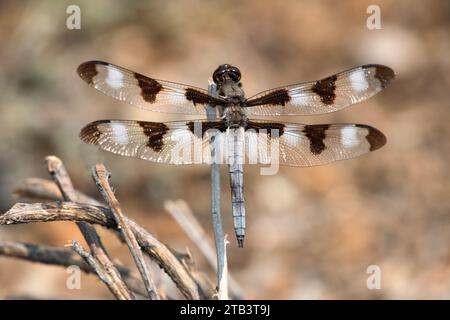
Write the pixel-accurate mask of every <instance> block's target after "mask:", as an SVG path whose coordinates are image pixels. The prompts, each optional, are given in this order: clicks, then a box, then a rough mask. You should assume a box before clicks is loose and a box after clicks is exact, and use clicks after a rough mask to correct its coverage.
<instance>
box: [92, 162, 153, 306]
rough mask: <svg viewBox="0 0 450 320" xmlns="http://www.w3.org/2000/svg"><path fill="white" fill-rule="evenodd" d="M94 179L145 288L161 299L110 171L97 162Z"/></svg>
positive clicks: (150, 296)
mask: <svg viewBox="0 0 450 320" xmlns="http://www.w3.org/2000/svg"><path fill="white" fill-rule="evenodd" d="M92 176H93V178H94V181H95V183H96V185H97V187H98V189H99V191H100V194H101V195H102V196H103V198H104V199H105V201H106V203H107V204H108V205H109V206H110V208H111V210H112V213H113V214H114V218H115V221H116V223H117V226H118V228H119V230H121V232H122V234H123V236H124V238H125V241H126V243H127V245H128V248H129V249H130V252H131V255H132V256H133V259H134V262H135V263H136V266H137V268H138V270H139V273H140V274H141V277H142V280H143V281H144V285H145V288H146V289H147V293H148V296H149V298H150V299H152V300H159V296H158V293H157V291H156V288H155V284H154V283H153V280H152V278H151V276H150V270H149V269H148V266H147V264H146V262H145V260H144V255H143V254H142V251H141V248H140V247H139V244H138V242H137V240H136V237H135V236H134V234H133V232H132V231H131V230H130V228H129V226H128V224H127V222H126V220H125V216H124V214H123V213H122V208H121V207H120V204H119V201H118V200H117V198H116V197H115V195H114V193H113V191H112V190H111V186H110V185H109V181H108V179H109V176H110V173H109V172H108V171H107V170H106V168H105V166H104V165H103V164H97V165H96V166H95V168H94V170H93V172H92Z"/></svg>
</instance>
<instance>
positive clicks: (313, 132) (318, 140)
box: [303, 124, 330, 155]
mask: <svg viewBox="0 0 450 320" xmlns="http://www.w3.org/2000/svg"><path fill="white" fill-rule="evenodd" d="M329 127H330V125H329V124H321V125H306V126H305V128H304V129H303V132H304V133H305V136H306V137H307V138H308V139H309V149H310V150H311V152H312V153H313V154H315V155H319V154H321V153H322V151H323V150H325V148H326V147H325V143H324V140H325V138H326V137H327V135H326V131H327V130H328V128H329Z"/></svg>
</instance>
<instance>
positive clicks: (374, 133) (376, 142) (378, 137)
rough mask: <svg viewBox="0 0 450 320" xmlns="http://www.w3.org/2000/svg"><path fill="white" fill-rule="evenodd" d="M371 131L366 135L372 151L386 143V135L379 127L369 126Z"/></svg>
mask: <svg viewBox="0 0 450 320" xmlns="http://www.w3.org/2000/svg"><path fill="white" fill-rule="evenodd" d="M367 130H369V133H368V134H367V136H366V140H367V142H368V143H369V145H370V149H369V150H370V151H374V150H377V149H380V148H381V147H382V146H384V145H385V144H386V141H387V139H386V136H385V135H384V134H383V133H382V132H381V131H380V130H378V129H375V128H372V127H369V126H367Z"/></svg>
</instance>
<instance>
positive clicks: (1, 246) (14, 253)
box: [0, 241, 146, 295]
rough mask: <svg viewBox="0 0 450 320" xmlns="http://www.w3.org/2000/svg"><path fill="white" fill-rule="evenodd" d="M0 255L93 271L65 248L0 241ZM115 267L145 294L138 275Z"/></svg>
mask: <svg viewBox="0 0 450 320" xmlns="http://www.w3.org/2000/svg"><path fill="white" fill-rule="evenodd" d="M0 255H2V256H5V257H11V258H18V259H23V260H27V261H30V262H38V263H44V264H49V265H57V266H62V267H69V266H73V265H75V266H78V267H79V268H80V269H81V270H83V271H84V272H86V273H95V271H94V269H92V267H91V266H89V265H88V264H86V262H85V261H84V260H83V259H82V258H81V257H80V256H79V255H78V254H76V253H75V252H73V251H72V250H70V249H66V248H60V247H55V246H47V245H35V244H30V243H20V242H10V241H0ZM116 268H117V270H118V271H119V272H120V275H121V276H122V278H123V280H124V281H125V283H126V284H127V286H128V287H130V288H131V290H132V291H134V292H136V293H138V294H140V295H145V293H146V291H145V288H144V286H143V285H142V282H141V281H140V279H139V278H138V277H136V276H135V275H134V274H133V273H132V272H131V271H130V270H129V269H127V268H126V267H124V266H121V265H117V264H116Z"/></svg>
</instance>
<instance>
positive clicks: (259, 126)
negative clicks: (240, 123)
mask: <svg viewBox="0 0 450 320" xmlns="http://www.w3.org/2000/svg"><path fill="white" fill-rule="evenodd" d="M284 128H285V125H284V124H282V123H279V122H257V121H250V120H249V121H248V122H247V127H246V128H245V130H249V129H253V130H255V131H257V132H260V130H267V135H268V136H269V137H271V136H272V133H273V132H274V131H275V130H277V131H276V132H278V137H281V136H282V135H283V133H284ZM272 130H274V131H272Z"/></svg>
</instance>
